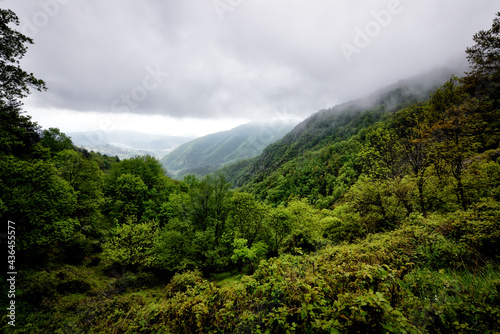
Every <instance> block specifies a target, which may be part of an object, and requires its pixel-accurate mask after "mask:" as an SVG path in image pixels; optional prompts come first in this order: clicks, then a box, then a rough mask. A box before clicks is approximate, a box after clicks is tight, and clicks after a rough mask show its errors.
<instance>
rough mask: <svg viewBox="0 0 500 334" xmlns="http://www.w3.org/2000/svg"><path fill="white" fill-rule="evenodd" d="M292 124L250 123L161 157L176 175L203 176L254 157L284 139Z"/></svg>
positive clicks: (194, 142)
mask: <svg viewBox="0 0 500 334" xmlns="http://www.w3.org/2000/svg"><path fill="white" fill-rule="evenodd" d="M292 127H293V124H292V123H289V122H288V123H284V122H277V121H276V122H270V123H268V124H264V123H249V124H244V125H241V126H238V127H236V128H234V129H231V130H228V131H223V132H218V133H214V134H211V135H208V136H204V137H201V138H197V139H195V140H193V141H190V142H188V143H185V144H183V145H181V146H179V147H178V148H176V149H175V150H173V151H172V152H170V153H169V154H167V155H166V156H165V157H163V158H162V159H161V163H162V164H163V166H164V167H165V169H166V170H167V172H168V173H169V175H171V176H172V177H174V178H177V179H182V178H183V177H184V176H186V175H189V174H194V175H196V176H204V175H207V174H210V173H212V172H214V171H216V170H217V169H219V168H221V167H224V166H227V165H229V164H233V163H236V162H238V161H241V160H244V159H248V158H252V157H255V156H257V155H259V154H260V153H262V150H263V149H264V148H265V147H266V146H268V145H269V144H271V143H273V142H275V141H277V140H279V139H281V138H282V137H283V136H284V135H285V134H286V133H287V132H288V131H289V130H290V129H291V128H292Z"/></svg>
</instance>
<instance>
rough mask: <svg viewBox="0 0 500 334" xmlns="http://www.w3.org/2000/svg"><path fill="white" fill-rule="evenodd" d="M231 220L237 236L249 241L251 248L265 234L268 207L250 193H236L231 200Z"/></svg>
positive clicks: (248, 245)
mask: <svg viewBox="0 0 500 334" xmlns="http://www.w3.org/2000/svg"><path fill="white" fill-rule="evenodd" d="M229 206H230V210H231V211H230V219H231V224H232V226H233V227H234V230H235V231H236V236H237V237H238V238H241V239H245V240H247V242H248V244H247V247H248V248H251V247H252V245H253V243H254V242H255V241H256V240H257V239H258V238H259V236H260V235H264V234H265V232H266V231H265V225H264V218H265V216H266V213H267V212H266V211H267V210H266V207H265V206H264V205H263V204H261V203H259V202H257V200H256V199H255V197H254V196H253V195H252V194H249V193H234V194H233V196H232V197H231V199H230V204H229Z"/></svg>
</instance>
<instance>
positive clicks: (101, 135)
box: [68, 130, 193, 159]
mask: <svg viewBox="0 0 500 334" xmlns="http://www.w3.org/2000/svg"><path fill="white" fill-rule="evenodd" d="M68 136H70V137H71V140H72V141H73V143H74V144H75V145H76V146H80V147H83V148H85V149H87V150H89V151H95V152H99V153H101V154H106V155H108V156H118V157H119V158H121V159H124V158H131V157H134V156H138V155H146V154H149V155H152V156H156V157H158V158H161V157H163V156H164V155H165V154H167V153H169V152H170V151H172V150H173V149H175V148H176V147H178V146H179V145H181V144H184V143H186V142H188V141H190V140H192V139H193V138H192V137H175V136H163V135H152V134H147V133H141V132H136V131H101V130H96V131H87V132H73V133H68Z"/></svg>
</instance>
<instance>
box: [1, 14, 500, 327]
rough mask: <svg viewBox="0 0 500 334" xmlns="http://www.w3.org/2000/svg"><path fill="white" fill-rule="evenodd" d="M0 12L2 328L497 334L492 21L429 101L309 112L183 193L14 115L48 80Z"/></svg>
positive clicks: (148, 170) (402, 97)
mask: <svg viewBox="0 0 500 334" xmlns="http://www.w3.org/2000/svg"><path fill="white" fill-rule="evenodd" d="M0 14H1V22H0V23H1V24H0V29H2V34H1V38H2V45H3V46H4V47H2V48H1V49H0V58H1V59H2V62H1V63H0V66H1V71H0V73H1V75H0V84H1V85H2V91H1V92H0V110H1V113H0V217H1V221H2V226H3V232H2V238H1V239H0V241H1V244H2V252H3V254H4V255H5V257H4V261H5V262H4V265H5V266H6V268H5V269H4V270H3V271H2V272H1V273H0V281H1V282H2V283H1V284H0V289H1V291H2V293H1V294H0V303H1V305H2V307H3V309H4V310H5V311H4V313H3V314H2V315H1V317H0V319H1V321H2V322H1V325H0V326H1V328H2V330H3V332H6V333H136V332H144V333H497V332H499V331H500V317H499V314H500V306H499V305H500V268H499V261H500V248H499V246H500V146H499V145H500V109H499V106H500V90H499V84H500V56H499V54H500V13H498V14H497V15H496V17H495V19H494V22H493V26H492V28H491V29H490V30H487V31H481V32H479V33H478V34H476V35H475V36H474V42H475V45H473V46H472V47H470V48H468V49H467V50H466V54H467V59H468V61H469V63H470V66H471V70H470V72H469V73H467V74H466V75H465V76H463V77H452V78H451V79H450V80H448V81H445V82H443V83H442V84H441V85H440V86H439V87H437V88H436V89H434V90H433V91H432V93H431V94H430V97H429V99H427V100H426V98H425V96H428V95H427V94H426V92H425V89H422V90H420V91H419V94H417V95H414V92H415V90H413V89H408V90H405V89H404V88H401V89H396V90H394V89H389V90H388V91H387V92H386V94H385V95H382V97H380V99H376V100H375V103H373V102H374V101H373V99H372V98H370V99H368V100H366V104H364V103H354V104H353V103H351V104H346V105H343V106H340V107H337V108H333V109H331V110H327V111H321V112H320V113H318V114H316V115H313V116H312V117H311V118H309V119H308V120H307V121H306V122H305V123H303V125H302V126H299V127H297V128H295V130H293V131H292V132H291V133H290V134H288V135H287V136H286V137H285V138H284V139H283V141H281V142H280V143H277V144H275V145H272V146H270V147H268V148H267V149H266V150H265V152H264V153H263V155H262V156H261V157H259V158H255V159H253V160H251V161H246V162H240V163H239V166H240V168H241V166H244V167H243V168H241V169H240V170H239V171H236V172H235V169H226V170H225V171H222V172H221V173H220V174H215V175H210V176H207V177H205V178H203V179H198V178H196V177H194V176H188V177H186V178H185V179H184V180H183V181H177V180H173V179H171V178H170V177H168V176H167V174H166V171H165V170H164V169H163V167H162V165H161V163H160V161H159V160H158V159H156V158H154V157H151V156H141V157H135V158H131V159H125V160H121V161H120V160H119V159H117V158H110V157H106V156H102V155H99V154H95V153H89V152H87V151H85V150H81V149H77V148H75V146H74V145H73V143H72V141H71V138H69V137H68V136H66V135H65V134H64V133H62V132H61V131H59V130H58V129H55V128H50V129H48V130H43V129H41V128H40V126H39V125H38V124H36V122H33V121H32V120H31V119H30V118H29V117H28V116H26V115H25V114H24V113H23V108H22V104H21V103H20V100H21V99H22V97H23V96H26V95H27V94H28V93H29V92H30V90H32V89H38V90H44V89H45V85H44V82H43V81H41V80H39V79H37V78H35V77H34V76H33V74H28V73H27V72H25V71H23V70H22V69H21V68H20V65H19V59H20V58H22V56H23V55H24V54H25V52H26V50H27V49H26V45H27V44H30V43H31V42H32V41H31V40H30V39H29V38H28V37H26V36H24V35H22V34H20V33H18V32H16V31H15V30H13V27H14V28H15V27H16V24H18V23H19V22H18V20H17V17H16V15H15V14H14V13H13V12H11V11H9V10H3V9H0ZM13 79H14V80H13ZM412 99H413V100H412ZM313 129H314V130H313ZM245 168H246V169H245ZM241 171H243V172H241ZM245 173H247V174H245ZM224 175H230V176H231V177H235V178H234V180H237V182H239V185H241V187H239V188H236V189H233V188H231V186H230V183H229V182H228V180H227V179H226V177H225V176H224Z"/></svg>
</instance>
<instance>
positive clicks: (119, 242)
mask: <svg viewBox="0 0 500 334" xmlns="http://www.w3.org/2000/svg"><path fill="white" fill-rule="evenodd" d="M157 233H158V224H157V223H156V222H154V221H151V222H143V223H138V222H136V221H133V220H128V221H127V222H126V223H124V224H122V225H119V226H117V227H116V228H115V229H114V230H113V231H112V237H111V238H110V239H109V240H108V241H107V242H106V243H105V244H104V245H103V247H102V248H103V252H102V258H103V260H104V261H107V262H108V264H110V265H121V266H129V267H134V268H137V267H143V268H148V267H153V266H155V265H156V263H157V260H156V256H155V253H154V241H155V238H156V234H157Z"/></svg>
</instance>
